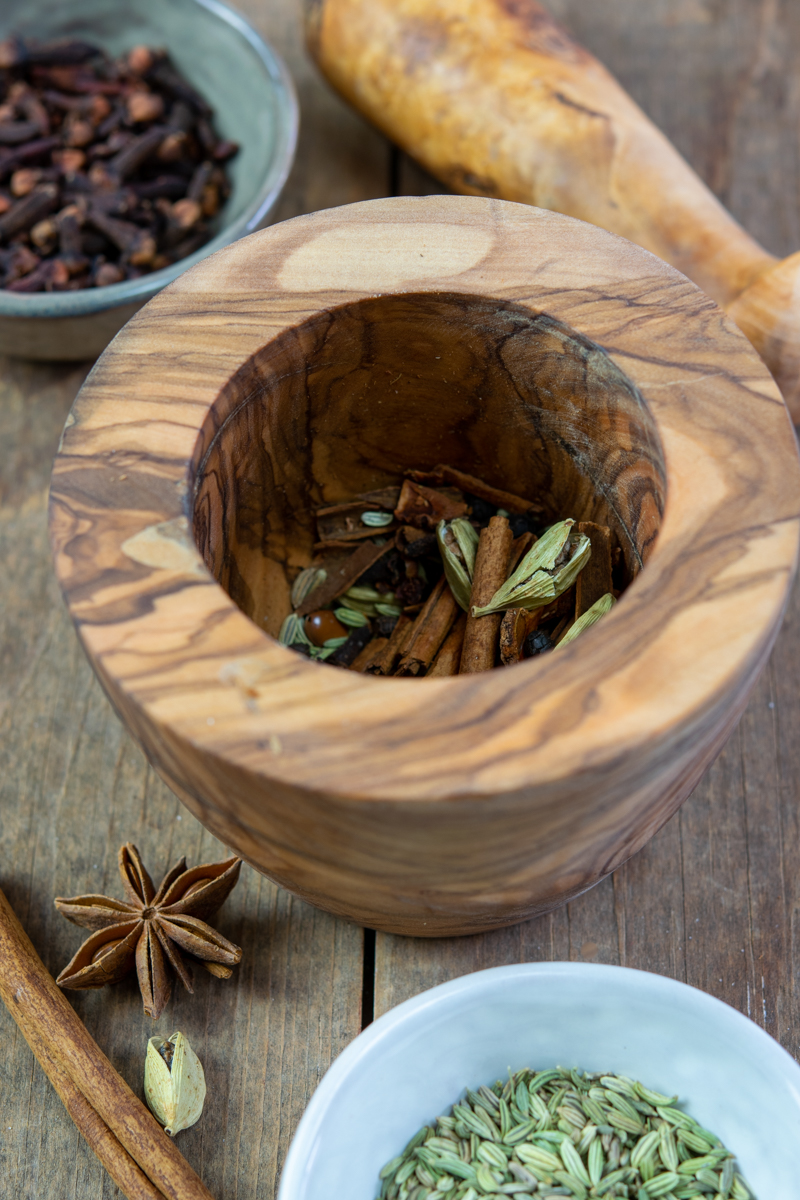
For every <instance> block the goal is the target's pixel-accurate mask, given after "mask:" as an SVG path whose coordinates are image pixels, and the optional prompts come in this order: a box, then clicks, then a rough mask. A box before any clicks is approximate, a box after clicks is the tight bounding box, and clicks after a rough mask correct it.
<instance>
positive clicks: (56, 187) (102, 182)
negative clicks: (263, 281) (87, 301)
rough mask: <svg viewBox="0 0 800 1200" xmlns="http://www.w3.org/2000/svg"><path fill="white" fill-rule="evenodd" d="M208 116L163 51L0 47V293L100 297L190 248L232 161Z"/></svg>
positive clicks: (72, 44)
mask: <svg viewBox="0 0 800 1200" xmlns="http://www.w3.org/2000/svg"><path fill="white" fill-rule="evenodd" d="M212 117H213V113H212V110H211V108H210V107H209V105H208V104H207V103H206V101H205V100H204V99H203V97H202V96H201V95H200V94H199V93H198V92H197V91H196V90H195V89H194V88H193V87H192V86H191V84H189V83H188V82H187V81H186V80H185V79H184V78H183V77H182V76H181V75H180V74H179V73H178V72H177V71H176V69H175V67H174V66H173V64H172V63H171V61H170V58H169V55H168V54H167V52H166V51H165V50H160V49H151V48H149V47H147V46H136V47H134V48H133V49H132V50H130V51H129V52H128V53H127V54H126V55H124V56H123V57H122V58H119V59H112V58H110V57H109V56H108V55H107V54H106V53H105V52H104V51H103V50H101V49H100V48H99V47H97V46H95V45H92V44H91V43H89V42H83V41H59V42H51V43H37V42H32V41H23V40H22V39H21V38H19V37H11V38H8V39H7V40H6V41H4V42H0V287H3V288H5V289H6V290H8V291H14V292H41V291H72V290H75V289H78V288H86V287H106V286H107V285H109V284H112V283H120V282H122V281H123V280H125V279H137V278H139V277H140V276H142V275H144V274H147V273H149V272H151V271H158V270H161V269H162V268H164V267H168V266H170V264H172V263H174V262H177V261H179V260H180V259H182V258H185V257H186V256H187V255H189V254H192V253H194V251H195V250H198V249H199V248H200V247H201V246H202V245H203V244H204V243H205V242H207V241H208V239H209V238H210V237H211V236H212V228H211V224H212V222H213V219H214V218H215V217H216V215H217V214H218V213H219V211H220V208H221V206H222V205H223V204H224V202H225V200H226V199H227V197H228V195H229V193H230V183H229V180H228V177H227V174H226V171H225V167H224V163H225V162H226V161H227V160H228V159H229V158H231V157H232V156H233V155H234V154H236V152H237V150H238V146H237V145H236V143H235V142H230V141H225V140H223V139H221V138H219V137H218V136H217V134H216V132H215V130H214V127H213V124H212Z"/></svg>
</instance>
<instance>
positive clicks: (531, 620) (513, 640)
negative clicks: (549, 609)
mask: <svg viewBox="0 0 800 1200" xmlns="http://www.w3.org/2000/svg"><path fill="white" fill-rule="evenodd" d="M540 616H541V609H536V611H535V612H528V611H527V610H526V609H524V608H510V609H509V610H508V612H505V613H503V614H502V617H503V619H502V621H501V622H500V662H501V663H502V664H503V666H504V667H510V666H511V665H512V663H518V662H519V661H520V659H521V658H522V648H523V646H524V644H525V639H526V637H527V636H528V634H529V633H532V632H533V630H534V629H535V628H536V626H537V625H538V624H539V619H540Z"/></svg>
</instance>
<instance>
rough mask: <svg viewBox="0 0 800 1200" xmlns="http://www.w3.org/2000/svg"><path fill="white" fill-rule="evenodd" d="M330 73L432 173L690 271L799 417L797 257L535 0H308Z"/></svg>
mask: <svg viewBox="0 0 800 1200" xmlns="http://www.w3.org/2000/svg"><path fill="white" fill-rule="evenodd" d="M306 36H307V41H308V45H309V48H310V50H311V53H312V55H313V57H314V58H315V60H316V62H317V64H318V65H319V67H320V69H321V70H322V72H323V73H324V74H325V76H326V77H327V79H328V80H329V82H330V83H331V84H332V85H333V86H334V87H335V88H336V89H337V90H338V91H339V92H340V93H341V94H342V95H343V96H344V97H345V99H346V100H348V101H349V102H350V103H351V104H352V105H353V106H354V107H355V108H357V109H358V110H359V111H360V112H361V113H363V115H364V116H366V117H367V118H368V119H369V120H371V121H372V122H373V123H374V124H375V125H377V126H378V128H379V129H381V130H382V132H383V133H385V134H386V136H387V137H389V138H391V139H392V140H393V141H394V142H396V143H397V144H398V145H399V146H401V147H402V149H403V150H405V151H406V152H407V153H408V154H410V155H411V156H412V157H413V158H415V159H416V160H417V161H418V162H419V163H420V164H421V165H422V166H423V167H424V168H425V169H426V170H428V171H429V172H430V173H431V174H432V175H435V176H436V178H437V179H439V180H441V181H442V182H443V183H445V184H447V185H448V186H449V187H451V188H453V189H454V190H455V191H457V192H461V193H465V194H468V195H484V196H496V197H499V198H501V199H504V200H512V201H517V202H521V203H525V204H533V205H536V206H538V207H540V208H548V209H553V210H555V211H557V212H561V213H565V214H566V215H568V216H571V217H578V218H579V219H581V220H583V221H588V222H590V223H591V224H593V225H599V226H601V227H602V228H604V229H607V230H609V231H610V232H612V233H617V234H620V235H621V236H622V237H625V238H628V239H629V240H630V241H633V242H637V243H638V244H639V245H640V246H644V247H645V249H647V250H650V251H652V253H654V254H657V255H658V256H659V257H660V258H662V259H664V260H665V261H666V262H669V263H671V264H672V265H673V266H675V267H677V268H678V270H680V271H682V272H683V273H684V274H686V275H688V276H689V278H690V279H692V280H693V281H694V282H695V283H696V284H697V285H698V286H699V287H701V288H703V290H704V291H706V292H707V293H708V294H709V295H710V296H711V297H712V298H713V299H714V300H716V301H717V303H718V304H720V305H721V306H722V307H723V308H725V309H726V310H727V312H728V313H729V315H730V316H731V317H732V319H733V320H734V321H736V323H737V324H738V325H739V327H740V329H741V330H742V331H743V333H745V335H746V336H747V337H748V338H749V339H750V341H751V342H752V343H753V345H754V347H755V348H756V350H757V351H758V353H759V354H760V355H761V357H762V359H763V360H764V362H765V363H766V365H767V367H768V368H769V369H770V371H772V373H773V375H774V376H775V379H776V381H777V382H778V384H779V386H780V388H781V391H782V392H783V395H784V398H785V399H786V403H787V405H788V406H789V410H790V412H791V414H792V417H793V419H794V420H795V421H800V304H798V303H796V302H795V299H794V297H795V289H796V286H797V284H796V281H797V280H798V277H799V276H800V254H797V255H792V256H791V257H789V258H787V259H785V260H784V261H783V262H781V261H780V260H778V259H777V258H775V256H774V255H772V254H769V253H768V252H767V251H766V250H764V249H763V247H761V246H760V245H759V244H758V242H757V241H756V240H755V239H754V238H752V237H751V236H750V235H749V234H748V233H747V232H746V231H745V230H744V229H743V228H742V227H741V225H739V224H738V222H737V221H736V220H734V218H733V217H732V216H731V215H730V213H729V212H727V210H726V209H725V208H724V207H723V205H722V204H721V203H720V202H719V200H717V198H716V197H715V196H714V195H713V194H712V192H711V191H710V190H709V189H708V188H707V187H706V185H705V184H704V183H703V182H702V180H701V179H700V178H699V177H698V176H697V175H696V174H695V173H694V171H693V170H692V169H691V167H690V166H689V165H688V163H687V162H686V161H685V160H684V159H683V158H682V157H681V155H680V154H679V153H678V152H677V150H676V149H675V148H674V146H672V144H671V143H670V142H669V140H668V139H667V138H666V137H665V136H664V134H662V133H661V131H660V130H659V129H658V128H657V127H656V126H655V125H654V124H653V122H652V121H650V119H649V118H648V117H647V116H645V114H644V113H643V112H642V110H641V109H640V108H639V107H638V105H636V104H635V103H634V102H633V100H632V99H631V98H630V96H628V95H627V93H626V92H625V91H624V89H623V88H622V87H621V86H620V85H619V83H617V81H616V80H615V79H614V77H613V76H612V75H611V74H610V72H609V71H607V70H606V68H605V67H603V66H602V64H601V63H599V62H598V61H597V59H596V58H594V57H593V56H592V55H591V54H589V52H588V51H587V50H585V49H583V47H582V46H580V45H578V43H576V42H575V41H574V40H573V39H572V38H571V37H570V36H569V34H567V33H566V31H565V30H564V29H563V28H562V27H561V26H560V25H558V24H557V22H556V21H554V20H553V18H552V17H551V16H550V15H549V13H547V12H546V11H545V10H544V9H543V8H541V7H540V6H539V5H538V4H537V3H536V0H525V3H510V2H509V0H306Z"/></svg>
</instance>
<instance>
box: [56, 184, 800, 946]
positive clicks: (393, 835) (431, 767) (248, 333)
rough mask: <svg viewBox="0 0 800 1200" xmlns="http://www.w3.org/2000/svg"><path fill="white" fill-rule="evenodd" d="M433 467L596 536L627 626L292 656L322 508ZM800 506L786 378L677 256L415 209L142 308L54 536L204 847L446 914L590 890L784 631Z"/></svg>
mask: <svg viewBox="0 0 800 1200" xmlns="http://www.w3.org/2000/svg"><path fill="white" fill-rule="evenodd" d="M439 462H447V463H449V464H450V465H452V466H454V467H456V468H459V469H461V470H465V471H469V472H471V473H473V474H475V475H478V476H481V477H482V478H483V479H484V480H486V481H487V482H489V483H491V484H492V485H494V486H496V487H500V488H505V489H507V490H509V491H513V492H516V493H518V494H520V495H523V496H530V497H531V499H538V500H543V501H544V502H545V503H546V504H547V506H548V507H549V511H550V514H551V515H552V516H556V515H561V516H567V515H571V516H573V517H574V518H575V519H576V520H590V521H599V522H604V523H608V524H610V525H611V527H612V528H613V529H614V531H615V532H616V535H617V537H618V538H619V539H620V542H621V543H622V546H623V550H624V554H625V559H626V564H627V567H628V572H629V575H630V577H631V578H632V579H633V582H632V584H631V586H630V587H629V588H628V590H627V591H626V592H625V593H624V595H623V597H622V599H621V601H620V603H619V604H618V605H617V606H616V607H615V609H614V610H613V612H612V613H611V614H610V615H609V616H607V617H606V618H604V620H603V621H602V622H601V623H600V624H599V625H597V626H595V627H594V628H593V629H591V630H590V631H589V632H587V633H586V634H584V636H583V637H582V638H580V639H579V640H577V641H576V642H575V643H573V644H571V645H570V646H569V647H568V648H565V649H563V650H561V651H559V652H558V654H553V655H544V656H542V657H541V658H538V659H531V660H528V661H526V662H523V663H520V664H518V665H516V666H513V667H508V668H505V669H502V670H495V671H489V672H486V673H483V674H479V675H465V676H461V677H456V678H447V677H436V678H431V679H423V680H417V679H397V678H385V679H381V678H375V677H372V676H365V675H361V674H358V673H355V672H347V671H343V670H336V669H335V668H332V667H329V666H325V665H323V664H319V663H313V662H309V661H308V660H307V659H304V658H302V657H300V656H298V655H297V654H295V653H294V652H293V651H291V650H289V649H287V648H285V647H283V646H281V645H279V644H278V642H277V641H276V640H275V635H276V633H277V631H278V628H279V626H280V622H281V620H282V618H283V617H284V615H285V614H286V613H287V612H288V611H289V586H290V579H291V578H292V577H293V576H294V574H295V573H296V572H297V571H298V570H299V569H300V568H301V567H303V566H305V565H307V564H308V562H309V560H310V557H311V553H312V543H313V541H314V521H313V510H314V509H315V507H316V506H318V505H321V504H332V503H336V502H339V501H342V500H343V499H345V498H347V497H349V496H351V495H352V494H354V493H356V492H360V491H364V490H367V489H370V488H378V487H383V486H387V485H389V484H392V483H396V482H397V481H399V479H400V478H401V476H402V472H403V471H404V470H405V469H407V468H413V467H423V468H428V467H432V466H434V465H435V464H436V463H439ZM799 509H800V464H798V458H797V452H796V449H795V445H794V440H793V438H792V437H791V427H790V424H789V419H788V416H787V413H786V409H785V406H784V404H783V403H782V401H781V398H780V395H779V393H778V390H777V388H776V386H775V384H774V382H773V381H772V379H771V378H770V376H769V375H768V373H767V371H766V369H765V368H764V366H763V365H762V364H761V362H760V361H759V359H758V357H757V356H756V354H755V353H754V351H753V350H752V348H751V346H750V345H749V343H748V342H747V341H746V339H745V338H744V337H743V336H742V334H741V333H740V332H739V330H738V329H736V327H735V326H734V325H733V323H732V322H731V321H730V320H728V319H727V318H726V317H725V315H724V314H723V313H722V312H721V311H720V310H719V309H718V308H717V307H716V305H715V304H714V303H713V302H712V301H711V300H710V299H709V298H708V297H707V296H706V295H704V294H703V293H702V292H701V291H699V290H698V289H697V288H696V287H695V286H694V285H693V284H692V283H690V282H689V281H688V280H687V279H686V278H685V277H684V276H682V275H680V274H679V273H678V272H677V271H675V270H673V269H672V268H671V267H669V266H667V265H666V264H664V263H662V262H660V261H659V260H658V259H656V258H654V257H653V256H652V255H650V254H648V253H646V252H645V251H643V250H640V249H639V248H638V247H636V246H633V245H631V244H629V243H627V242H624V241H622V240H621V239H619V238H617V237H614V236H613V235H611V234H608V233H605V232H603V231H602V230H600V229H598V228H596V227H594V226H591V225H588V224H584V223H582V222H579V221H574V220H571V219H570V218H567V217H563V216H559V215H556V214H553V213H550V212H545V211H542V210H538V209H534V208H530V207H527V206H524V205H517V204H509V203H505V202H502V201H492V200H486V199H480V198H466V197H429V198H425V199H408V198H406V199H392V200H374V201H370V202H368V203H364V204H354V205H350V206H347V207H344V208H339V209H332V210H329V211H326V212H321V213H315V214H312V215H311V216H306V217H298V218H297V219H295V220H293V221H287V222H285V223H283V224H281V225H276V226H273V227H272V228H270V229H267V230H264V231H263V232H261V233H257V234H254V235H252V236H251V237H248V238H245V239H244V240H242V241H240V242H237V243H235V244H234V245H232V246H229V247H228V248H227V249H224V250H221V251H220V252H219V253H217V254H215V255H214V256H213V257H211V258H209V259H208V260H206V261H205V262H203V263H201V264H200V265H198V266H197V267H195V268H194V269H193V270H191V271H189V272H187V273H186V274H185V275H183V276H182V277H181V278H180V279H178V280H176V282H175V283H173V284H172V285H171V286H170V287H169V288H167V289H166V290H165V291H164V292H162V293H161V294H160V295H158V296H157V297H155V298H154V299H153V300H151V301H150V303H149V304H148V305H147V306H146V307H145V308H144V309H143V310H142V311H141V312H140V313H139V314H137V316H136V317H135V318H134V319H133V320H132V321H131V322H130V324H128V325H127V326H126V327H125V329H124V330H123V331H122V332H121V333H120V334H119V335H118V337H117V338H116V339H115V341H114V342H113V343H112V345H111V346H110V347H109V348H108V350H107V351H106V353H105V354H104V355H103V357H102V358H101V359H100V360H99V362H98V363H97V365H96V367H95V369H94V370H93V372H92V374H91V375H90V377H89V378H88V380H87V382H86V384H85V385H84V387H83V389H82V391H81V393H80V395H79V396H78V398H77V400H76V402H75V406H74V409H73V411H72V414H71V416H70V418H69V421H68V424H67V428H66V429H65V432H64V438H63V443H62V447H61V449H60V452H59V454H58V456H57V459H56V463H55V468H54V473H53V482H52V492H51V535H52V543H53V550H54V553H55V561H56V570H57V573H58V578H59V580H60V583H61V586H62V588H63V590H64V594H65V596H66V600H67V604H68V605H69V609H70V612H71V614H72V616H73V619H74V620H75V623H76V625H77V628H78V632H79V634H80V637H81V640H82V642H83V644H84V646H85V648H86V651H87V654H88V655H89V658H90V660H91V662H92V664H93V666H94V668H95V670H96V671H97V673H98V675H99V677H100V679H101V681H102V683H103V685H104V687H105V688H106V690H107V692H108V694H109V696H110V697H111V700H112V701H113V703H114V705H115V706H116V708H117V711H118V712H119V713H120V715H121V717H122V719H123V720H124V722H125V723H126V725H127V726H128V728H129V729H130V730H131V732H132V733H133V734H134V735H135V736H136V737H137V738H138V739H139V740H140V741H141V743H142V744H143V746H144V748H145V750H146V752H147V754H148V755H149V757H150V759H151V760H152V762H153V763H154V764H155V766H156V768H157V769H158V771H159V772H160V773H161V775H162V776H163V778H164V779H165V780H166V781H167V783H168V784H169V785H170V786H171V787H172V788H173V789H174V790H175V791H176V792H177V793H178V795H179V796H180V797H181V798H182V799H183V800H184V801H185V803H186V804H187V805H188V807H189V808H190V809H191V810H192V812H194V813H195V814H196V816H197V817H198V818H199V819H200V820H201V821H202V822H203V823H204V824H205V825H206V826H207V827H208V828H209V829H210V830H211V831H212V832H213V833H214V834H216V836H218V837H219V838H221V839H222V841H224V842H225V843H226V844H227V845H229V846H231V847H232V848H234V849H235V850H236V852H237V853H238V854H241V855H243V856H244V857H245V858H246V859H247V860H248V861H249V862H251V863H252V864H253V865H254V866H255V867H257V868H258V870H260V871H262V872H264V874H266V875H268V876H269V877H270V878H272V879H274V880H276V881H277V882H278V883H280V884H282V885H283V886H285V887H287V888H289V889H290V890H291V891H293V892H296V893H297V894H299V895H300V896H303V897H304V898H305V899H307V900H309V901H311V902H312V903H313V904H316V905H319V906H320V907H322V908H326V909H329V910H331V911H333V912H336V913H340V914H343V915H345V916H348V917H351V918H353V919H355V920H357V921H360V922H363V923H364V924H366V925H370V926H373V927H375V928H378V929H384V930H390V931H394V932H400V933H408V934H429V935H434V934H463V933H471V932H474V931H477V930H481V929H490V928H494V927H497V926H502V925H507V924H511V923H513V922H515V921H521V920H524V919H525V918H527V917H530V916H532V915H533V914H535V913H539V912H542V911H546V910H548V909H550V908H553V907H555V906H557V905H559V904H562V903H564V902H565V901H566V900H568V899H569V898H570V897H572V896H575V895H577V894H578V893H579V892H581V891H583V890H585V889H586V888H588V887H591V886H592V885H593V884H595V883H597V882H598V881H599V880H600V879H602V878H603V877H604V876H605V875H607V874H608V873H609V872H610V871H613V870H614V869H615V868H616V867H618V866H619V865H620V864H621V863H622V862H624V860H625V859H626V858H628V857H629V856H630V855H631V854H634V853H635V852H636V851H637V850H638V849H639V848H640V847H641V846H642V845H643V844H644V843H645V842H646V841H647V839H648V838H649V837H651V836H652V835H653V834H654V833H655V832H656V830H657V829H658V828H659V827H660V826H661V825H662V824H663V823H664V822H665V821H666V820H667V819H668V818H669V817H670V816H671V815H672V813H674V812H675V810H676V809H677V807H678V805H679V804H680V803H681V802H682V801H683V800H684V799H685V797H686V796H687V795H688V794H689V793H690V792H691V790H692V788H693V787H694V786H695V784H696V783H697V781H698V779H699V778H700V776H701V775H702V773H703V772H704V771H705V769H706V768H707V766H708V765H709V763H710V762H711V761H712V760H713V759H714V757H715V756H716V754H717V753H718V752H719V750H720V748H721V747H722V745H723V743H724V742H725V740H726V738H727V737H728V735H729V734H730V732H731V730H732V728H733V727H734V725H735V723H736V721H737V720H738V718H739V716H740V715H741V713H742V711H743V709H744V706H745V703H746V700H747V696H748V693H749V691H750V689H751V687H752V685H753V683H754V681H755V679H756V677H757V675H758V673H759V671H760V670H761V668H762V667H763V665H764V663H765V661H766V659H767V655H768V653H769V650H770V647H771V645H772V642H773V639H774V637H775V635H776V633H777V630H778V627H779V625H780V622H781V616H782V613H783V609H784V604H785V601H786V597H787V593H788V590H789V586H790V583H791V579H792V576H793V572H794V569H795V560H796V555H797V546H798V528H799V525H800V520H799V512H798V510H799ZM643 563H644V564H646V565H645V566H644V569H643V570H642V569H641V564H643Z"/></svg>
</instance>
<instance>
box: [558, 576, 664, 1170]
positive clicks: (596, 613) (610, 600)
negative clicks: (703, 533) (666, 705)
mask: <svg viewBox="0 0 800 1200" xmlns="http://www.w3.org/2000/svg"><path fill="white" fill-rule="evenodd" d="M615 604H616V600H615V599H614V597H613V596H612V595H611V592H606V594H605V596H601V597H600V599H599V600H595V602H594V604H593V605H592V607H591V608H587V610H586V612H585V613H584V614H583V616H582V617H578V619H577V621H576V622H575V624H574V625H571V626H570V627H569V629H568V630H567V632H566V633H565V634H564V636H563V638H562V639H561V641H560V642H559V643H558V645H557V646H556V647H555V649H556V650H558V649H559V648H560V647H561V646H566V645H567V643H568V642H574V641H575V638H576V637H580V635H581V634H582V633H583V632H584V631H585V630H587V629H590V628H591V626H592V625H596V624H597V622H598V621H599V620H600V618H601V617H604V616H605V615H606V613H608V612H611V609H612V608H613V607H614V605H615ZM661 1157H662V1158H664V1154H663V1153H662V1155H661ZM666 1161H667V1160H666V1158H664V1162H665V1163H666ZM676 1161H677V1160H676Z"/></svg>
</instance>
